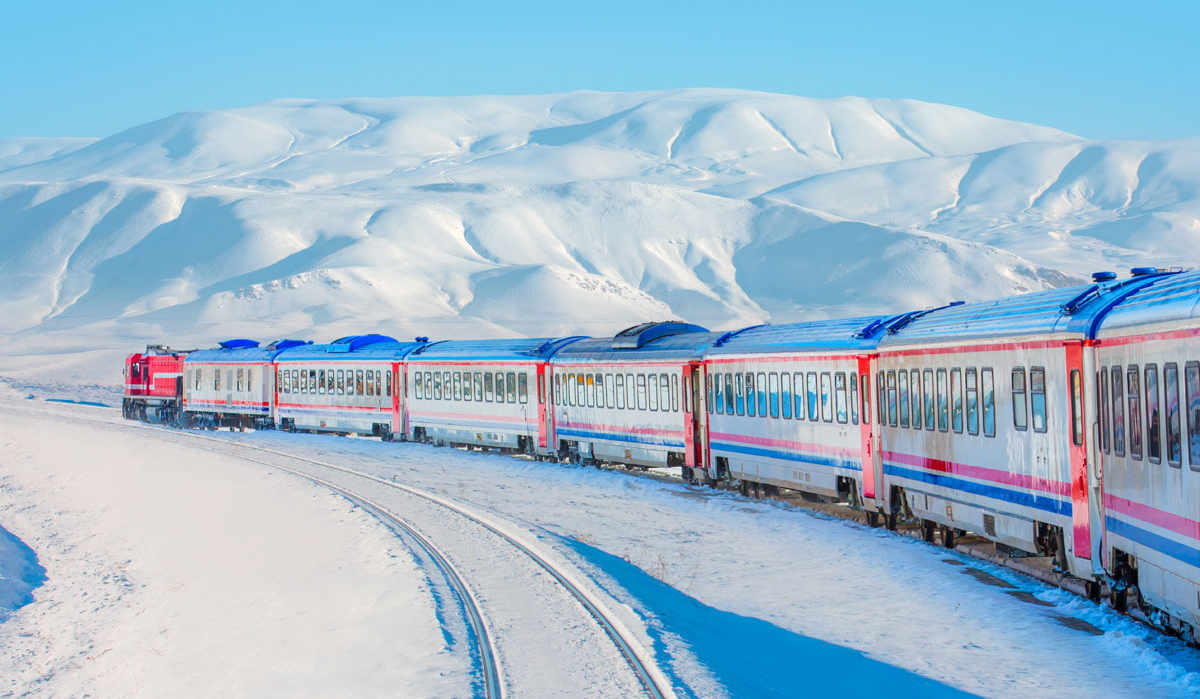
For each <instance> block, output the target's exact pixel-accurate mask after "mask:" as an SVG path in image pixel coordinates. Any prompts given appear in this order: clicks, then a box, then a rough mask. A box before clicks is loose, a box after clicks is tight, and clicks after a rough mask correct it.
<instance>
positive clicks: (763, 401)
mask: <svg viewBox="0 0 1200 699" xmlns="http://www.w3.org/2000/svg"><path fill="white" fill-rule="evenodd" d="M754 385H755V387H757V388H758V416H759V417H766V416H767V375H766V373H765V372H761V371H760V372H758V380H757V381H755V382H754Z"/></svg>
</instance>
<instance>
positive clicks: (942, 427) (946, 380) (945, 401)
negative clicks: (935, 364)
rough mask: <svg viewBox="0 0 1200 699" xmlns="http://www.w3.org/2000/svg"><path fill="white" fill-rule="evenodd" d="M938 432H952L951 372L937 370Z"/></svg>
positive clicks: (942, 369)
mask: <svg viewBox="0 0 1200 699" xmlns="http://www.w3.org/2000/svg"><path fill="white" fill-rule="evenodd" d="M937 410H938V432H949V431H950V372H949V371H948V370H947V369H945V368H940V369H938V370H937Z"/></svg>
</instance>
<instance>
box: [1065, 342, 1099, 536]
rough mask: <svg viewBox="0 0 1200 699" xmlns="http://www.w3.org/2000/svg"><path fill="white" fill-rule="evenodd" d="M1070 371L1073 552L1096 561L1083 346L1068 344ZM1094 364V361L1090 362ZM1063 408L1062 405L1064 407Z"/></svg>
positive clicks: (1069, 450) (1069, 428)
mask: <svg viewBox="0 0 1200 699" xmlns="http://www.w3.org/2000/svg"><path fill="white" fill-rule="evenodd" d="M1065 350H1066V352H1065V354H1066V372H1067V395H1066V399H1067V411H1066V416H1067V420H1066V425H1064V429H1065V430H1066V432H1067V435H1066V436H1067V453H1068V458H1069V459H1070V462H1071V469H1070V478H1071V529H1072V534H1071V551H1072V554H1073V555H1074V556H1075V557H1077V558H1084V559H1091V558H1092V541H1091V527H1090V526H1089V518H1090V517H1091V511H1090V510H1091V507H1090V506H1089V500H1090V498H1088V490H1089V484H1088V468H1087V464H1088V461H1087V446H1086V443H1087V429H1086V426H1087V424H1088V422H1087V415H1086V414H1085V406H1086V405H1087V400H1086V398H1085V396H1084V391H1083V377H1084V376H1086V373H1085V371H1084V367H1083V343H1082V342H1080V341H1072V342H1067V343H1065ZM1089 364H1091V362H1089ZM1060 405H1061V404H1060Z"/></svg>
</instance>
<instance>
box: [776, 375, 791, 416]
mask: <svg viewBox="0 0 1200 699" xmlns="http://www.w3.org/2000/svg"><path fill="white" fill-rule="evenodd" d="M779 414H780V415H782V416H783V417H784V418H785V419H790V418H791V417H792V375H791V374H789V373H787V372H784V373H783V374H781V375H780V377H779Z"/></svg>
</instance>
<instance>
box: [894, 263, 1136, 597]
mask: <svg viewBox="0 0 1200 699" xmlns="http://www.w3.org/2000/svg"><path fill="white" fill-rule="evenodd" d="M1154 280H1155V278H1153V277H1150V276H1148V277H1144V278H1139V279H1134V280H1126V281H1121V282H1118V281H1113V280H1112V278H1111V276H1109V275H1107V274H1104V275H1097V281H1096V282H1095V283H1093V284H1089V285H1084V286H1078V287H1070V288H1064V289H1055V290H1051V291H1046V292H1039V293H1033V294H1025V295H1022V296H1016V297H1011V298H1005V299H999V300H996V301H989V302H983V303H974V304H969V305H956V306H953V307H950V308H945V309H942V310H938V311H936V312H932V313H928V314H914V315H912V316H910V317H908V318H907V319H905V320H903V321H900V322H897V323H893V324H892V325H891V327H889V329H888V332H887V333H886V334H885V335H884V337H883V339H882V340H881V341H880V343H879V359H878V365H877V368H876V395H877V397H878V402H879V404H880V410H879V411H878V413H877V415H876V421H877V424H878V427H879V438H878V440H877V449H876V450H875V460H876V467H877V468H881V469H882V476H883V479H884V482H885V485H886V486H887V488H888V489H889V493H891V494H892V495H893V507H897V506H900V507H904V508H906V510H907V512H909V513H911V514H912V515H913V516H915V517H918V518H920V519H921V520H923V522H924V524H925V533H926V538H929V539H931V538H932V534H933V528H934V527H941V529H942V536H943V542H944V543H946V544H947V545H950V544H951V543H952V541H953V536H954V533H955V532H956V531H958V530H966V531H971V532H974V533H976V534H979V535H981V536H985V537H987V538H989V539H991V540H993V541H996V542H998V543H999V544H1001V545H1004V546H1008V547H1010V548H1012V549H1016V550H1020V551H1025V552H1030V553H1041V554H1044V555H1055V556H1056V557H1057V561H1058V564H1059V565H1060V566H1061V567H1062V568H1064V569H1067V570H1069V571H1070V572H1071V573H1073V574H1074V575H1077V576H1079V577H1081V578H1084V579H1088V580H1092V579H1094V578H1096V577H1097V576H1098V575H1102V570H1101V567H1100V561H1098V560H1096V559H1095V556H1094V555H1093V546H1092V539H1093V537H1094V536H1095V535H1096V534H1097V532H1096V531H1095V527H1094V526H1093V524H1092V517H1091V514H1090V512H1089V505H1090V504H1094V503H1095V500H1096V496H1095V495H1094V494H1093V493H1092V492H1091V490H1092V489H1091V487H1090V486H1089V483H1088V476H1087V468H1086V465H1087V463H1088V453H1087V444H1086V442H1087V440H1086V435H1085V432H1086V430H1085V425H1086V424H1087V415H1086V410H1087V406H1088V398H1087V395H1088V392H1087V386H1086V381H1085V377H1086V376H1087V371H1086V368H1085V362H1084V355H1085V345H1086V344H1087V343H1089V342H1090V338H1089V333H1090V332H1091V328H1092V327H1093V324H1094V321H1095V319H1097V318H1099V317H1101V316H1102V315H1103V314H1104V313H1105V312H1106V311H1107V310H1108V309H1109V308H1111V306H1112V305H1113V304H1114V303H1116V302H1118V301H1119V300H1120V299H1121V298H1123V297H1124V296H1125V295H1127V294H1128V293H1130V292H1131V291H1133V290H1135V289H1137V288H1139V287H1141V286H1143V285H1146V284H1150V283H1153V281H1154ZM1092 588H1093V589H1094V590H1098V587H1096V586H1095V585H1094V584H1092Z"/></svg>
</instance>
